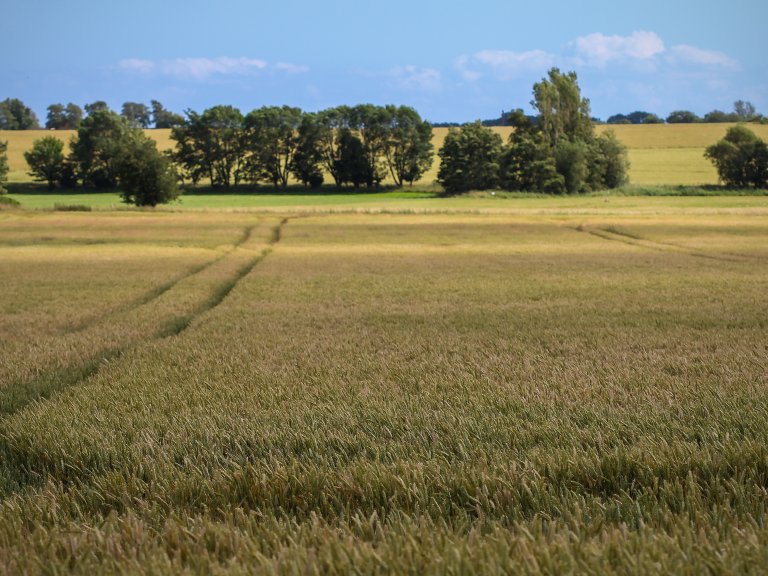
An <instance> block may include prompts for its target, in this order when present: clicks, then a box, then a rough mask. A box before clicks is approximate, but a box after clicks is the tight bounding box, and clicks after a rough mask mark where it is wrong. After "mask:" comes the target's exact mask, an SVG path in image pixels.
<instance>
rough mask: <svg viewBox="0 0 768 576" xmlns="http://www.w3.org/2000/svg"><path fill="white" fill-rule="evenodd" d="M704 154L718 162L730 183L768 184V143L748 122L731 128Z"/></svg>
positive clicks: (740, 185) (721, 174)
mask: <svg viewBox="0 0 768 576" xmlns="http://www.w3.org/2000/svg"><path fill="white" fill-rule="evenodd" d="M704 156H705V157H706V158H708V159H709V160H711V161H712V163H713V164H714V165H715V167H716V168H717V173H718V176H719V177H720V180H721V181H722V182H723V183H724V184H725V185H726V186H733V187H738V188H768V144H766V143H765V141H764V140H761V139H760V138H758V136H757V135H756V134H755V133H754V132H752V131H751V130H749V129H748V128H747V127H746V126H743V125H741V124H739V125H737V126H732V127H731V128H729V129H728V131H727V132H726V134H725V137H724V138H723V139H722V140H720V141H719V142H717V143H716V144H713V145H712V146H709V147H708V148H707V150H706V152H705V153H704Z"/></svg>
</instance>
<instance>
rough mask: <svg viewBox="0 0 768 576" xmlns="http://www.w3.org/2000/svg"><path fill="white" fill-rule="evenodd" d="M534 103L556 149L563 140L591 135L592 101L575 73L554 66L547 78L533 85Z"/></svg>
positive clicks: (585, 138) (545, 131)
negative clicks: (585, 94) (582, 93)
mask: <svg viewBox="0 0 768 576" xmlns="http://www.w3.org/2000/svg"><path fill="white" fill-rule="evenodd" d="M533 98H534V99H533V101H532V102H531V105H532V106H534V107H535V108H536V109H537V110H538V111H539V126H540V128H541V130H542V131H543V133H544V135H545V137H546V138H547V140H548V142H549V144H550V146H552V147H553V148H554V147H555V146H557V144H558V143H559V142H560V141H561V140H570V141H572V142H573V141H576V140H582V141H586V140H589V139H590V138H591V137H592V130H593V127H592V117H591V113H590V106H589V100H587V99H586V98H582V97H581V91H580V89H579V83H578V78H577V77H576V73H575V72H568V73H567V74H563V73H561V72H560V70H559V69H557V68H552V69H551V70H550V71H549V73H548V78H545V79H543V80H541V82H537V83H536V84H534V85H533Z"/></svg>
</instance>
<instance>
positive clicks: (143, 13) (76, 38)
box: [0, 0, 768, 121]
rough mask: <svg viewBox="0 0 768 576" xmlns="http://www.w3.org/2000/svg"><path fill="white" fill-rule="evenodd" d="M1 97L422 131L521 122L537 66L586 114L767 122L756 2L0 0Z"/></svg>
mask: <svg viewBox="0 0 768 576" xmlns="http://www.w3.org/2000/svg"><path fill="white" fill-rule="evenodd" d="M2 8H3V10H2V13H3V17H2V21H3V23H2V27H1V28H2V32H1V33H0V99H4V98H7V97H13V98H20V99H21V100H23V101H24V102H25V103H26V104H27V105H29V106H31V107H32V108H33V109H34V110H35V111H36V112H37V114H38V116H39V117H40V118H41V120H44V119H45V110H46V107H47V106H48V105H49V104H51V103H54V102H62V103H67V102H70V101H71V102H75V103H77V104H79V105H81V106H82V105H83V104H85V103H86V102H92V101H94V100H106V101H107V102H108V103H109V104H110V105H111V106H112V107H113V108H115V109H119V108H120V106H121V104H122V103H123V102H125V101H139V102H145V103H149V101H150V100H151V99H156V100H160V101H161V102H162V103H163V104H164V105H165V106H166V107H167V108H169V109H171V110H174V111H177V112H181V111H183V110H184V109H187V108H191V109H194V110H198V111H201V110H203V109H205V108H207V107H209V106H213V105H216V104H233V105H235V106H238V107H239V108H240V109H241V110H243V111H244V112H248V111H250V110H251V109H253V108H257V107H260V106H263V105H272V104H289V105H292V106H299V107H301V108H303V109H305V110H319V109H323V108H327V107H330V106H336V105H339V104H358V103H363V102H372V103H375V104H385V103H394V104H407V105H411V106H413V107H415V108H416V109H417V110H418V111H419V112H420V113H421V115H422V116H424V117H425V118H427V119H430V120H433V121H469V120H474V119H477V118H492V117H495V116H498V114H499V113H500V111H501V110H502V109H504V110H510V109H513V108H517V107H521V108H524V109H527V110H530V105H529V101H530V100H531V87H532V85H533V83H534V82H535V81H537V80H538V79H540V78H542V77H543V76H544V75H545V74H546V71H547V70H548V69H549V68H550V67H552V66H558V67H560V68H561V69H563V70H575V71H576V72H577V73H578V75H579V81H580V85H581V88H582V93H583V95H584V96H586V97H588V98H589V99H590V100H591V102H592V111H593V113H594V114H595V115H596V116H599V117H602V118H606V117H607V116H609V115H611V114H614V113H617V112H624V113H626V112H631V111H633V110H637V109H643V110H648V111H650V112H655V113H657V114H660V115H662V116H666V115H667V114H668V113H669V112H671V111H672V110H676V109H689V110H693V111H694V112H697V113H699V114H703V113H705V112H708V111H710V110H712V109H715V108H719V109H723V110H730V109H731V108H732V105H733V102H734V101H735V100H738V99H743V100H749V101H751V102H752V103H753V104H755V106H756V107H757V109H758V110H759V111H761V112H763V113H766V114H768V58H766V53H767V52H768V50H766V49H768V40H767V38H768V32H767V29H768V2H764V1H762V0H760V1H758V0H730V2H727V3H726V2H717V3H705V2H700V1H698V2H694V1H688V0H680V1H676V0H666V1H661V0H646V1H644V2H633V3H624V2H621V1H620V0H613V1H597V0H592V1H589V0H587V1H581V2H573V1H564V0H550V1H547V0H541V1H539V2H531V1H528V2H518V1H510V0H507V1H500V0H474V1H471V2H462V3H457V4H456V5H455V6H454V5H452V3H451V2H446V1H441V2H436V1H432V0H430V1H418V0H409V1H405V0H388V1H387V2H377V1H369V2H364V1H357V2H355V1H352V0H330V1H326V2H318V1H309V0H281V1H279V2H258V1H247V0H219V1H218V2H212V1H211V2H204V1H199V0H186V1H183V2H182V1H178V0H153V1H152V2H150V1H145V0H134V1H132V2H111V1H109V0H101V1H98V2H96V1H91V0H75V1H68V2H66V1H60V0H59V1H53V0H24V1H18V0H2Z"/></svg>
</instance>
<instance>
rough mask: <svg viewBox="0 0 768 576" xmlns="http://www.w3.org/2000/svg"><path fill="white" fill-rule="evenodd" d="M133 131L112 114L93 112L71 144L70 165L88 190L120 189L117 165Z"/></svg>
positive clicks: (119, 117)
mask: <svg viewBox="0 0 768 576" xmlns="http://www.w3.org/2000/svg"><path fill="white" fill-rule="evenodd" d="M130 131H131V127H130V126H129V125H128V123H127V122H126V120H125V119H124V118H123V117H122V116H119V115H118V114H116V113H115V112H111V111H108V110H99V111H95V112H92V113H91V114H90V115H89V116H88V117H87V118H85V120H83V121H82V123H81V124H80V128H79V129H78V131H77V136H76V137H75V138H73V139H72V142H71V143H70V149H71V152H70V156H69V158H70V162H71V163H72V164H73V165H74V166H76V167H77V173H78V176H79V177H80V179H81V181H82V183H83V185H84V186H87V187H91V188H114V187H115V186H117V169H116V164H117V160H118V158H119V156H120V148H121V145H122V141H123V138H124V137H125V136H126V135H127V134H128V133H129V132H130Z"/></svg>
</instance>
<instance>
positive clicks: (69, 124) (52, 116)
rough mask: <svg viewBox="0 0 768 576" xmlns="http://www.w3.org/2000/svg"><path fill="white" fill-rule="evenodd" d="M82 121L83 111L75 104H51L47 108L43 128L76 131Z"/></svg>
mask: <svg viewBox="0 0 768 576" xmlns="http://www.w3.org/2000/svg"><path fill="white" fill-rule="evenodd" d="M82 119H83V110H82V109H81V108H80V106H78V105H77V104H73V103H72V102H70V103H69V104H67V105H66V106H64V105H63V104H51V105H50V106H48V115H47V118H46V121H45V127H46V128H48V129H49V130H77V129H78V128H79V127H80V122H81V121H82Z"/></svg>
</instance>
